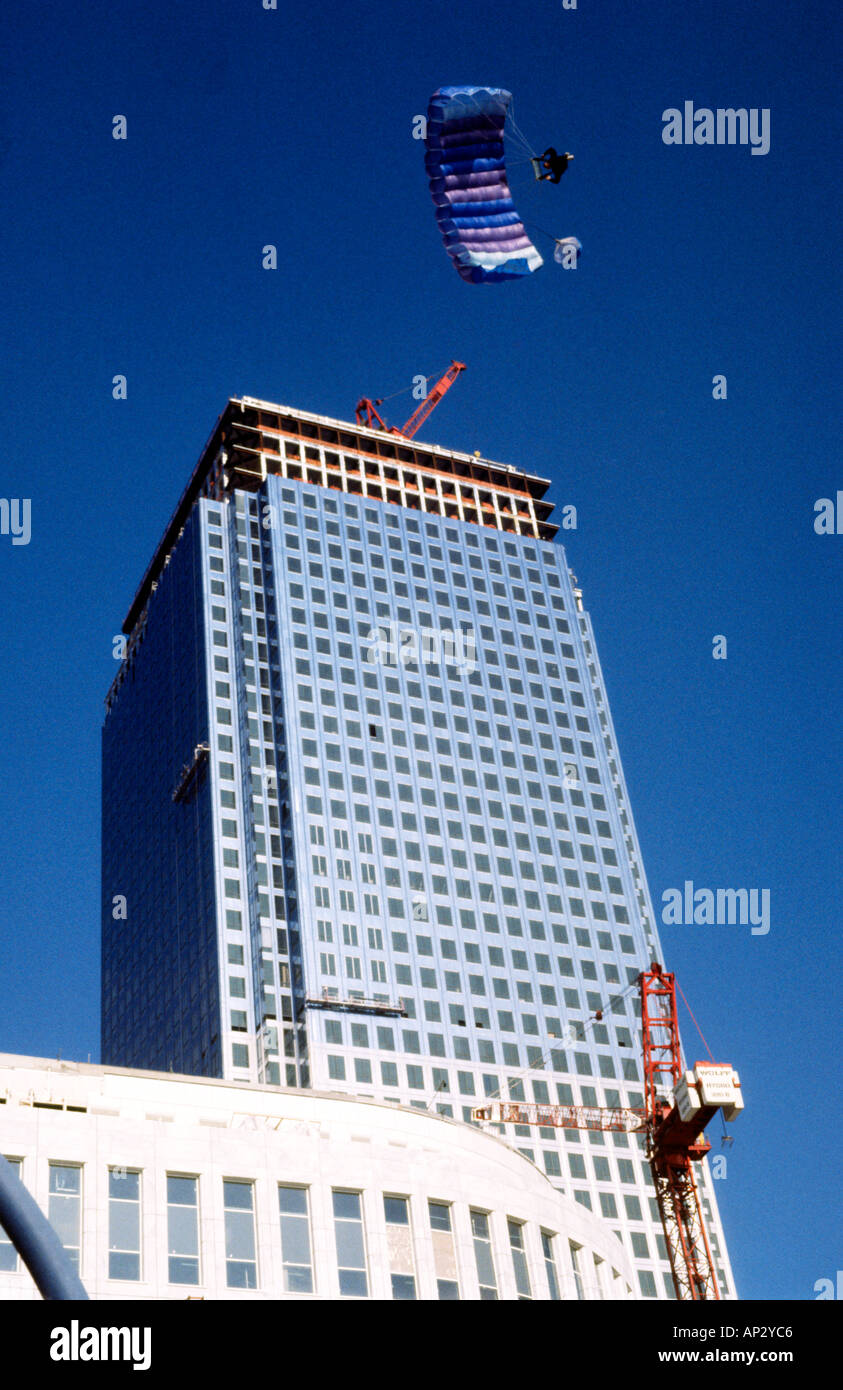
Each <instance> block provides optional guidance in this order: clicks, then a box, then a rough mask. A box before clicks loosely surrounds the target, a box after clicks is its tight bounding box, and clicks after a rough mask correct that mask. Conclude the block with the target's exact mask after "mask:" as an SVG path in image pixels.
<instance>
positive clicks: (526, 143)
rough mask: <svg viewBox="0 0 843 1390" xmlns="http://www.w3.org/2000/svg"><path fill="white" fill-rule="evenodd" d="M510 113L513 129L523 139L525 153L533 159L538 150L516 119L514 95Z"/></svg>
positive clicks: (510, 104)
mask: <svg viewBox="0 0 843 1390" xmlns="http://www.w3.org/2000/svg"><path fill="white" fill-rule="evenodd" d="M508 114H509V119H510V122H511V124H512V129H513V130H514V131H515V134H516V136H517V137H518V139H519V140H520V141H521V144H522V145H523V147H524V151H525V153H526V154H527V155H528V157H529V158H530V159H532V158H533V157H534V156H535V154H536V151H535V150H534V149H533V146H532V144H531V142H530V141H529V140H528V139H527V137H526V135H525V134H524V132H523V130H522V129H521V127H520V126H519V124H518V122H517V121H516V119H515V98H514V97H513V98H512V101H511V102H510V103H509V113H508Z"/></svg>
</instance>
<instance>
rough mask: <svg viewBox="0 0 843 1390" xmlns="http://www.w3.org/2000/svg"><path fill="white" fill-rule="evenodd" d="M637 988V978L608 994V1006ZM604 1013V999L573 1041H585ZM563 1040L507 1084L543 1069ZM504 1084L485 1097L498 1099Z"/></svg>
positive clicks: (512, 1077) (510, 1078)
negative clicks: (536, 1063)
mask: <svg viewBox="0 0 843 1390" xmlns="http://www.w3.org/2000/svg"><path fill="white" fill-rule="evenodd" d="M637 988H638V981H637V980H632V981H631V982H630V983H629V984H628V985H627V987H626V989H625V990H623V992H622V993H621V994H610V995H608V996H607V998H606V1001H605V1004H606V1008H608V1006H609V1005H610V1004H614V1003H616V1002H617V1000H619V999H625V998H626V996H627V995H628V994H630V993H631V992H632V990H634V989H637ZM603 1013H604V1005H603V1001H601V1005H600V1008H599V1009H595V1010H594V1013H593V1014H589V1016H588V1018H587V1019H586V1020H585V1023H583V1024H582V1025H581V1029H580V1031H578V1032H577V1033H576V1034H575V1035H574V1036H573V1038H572V1041H573V1042H583V1041H584V1040H585V1034H586V1029H588V1028H590V1027H593V1025H594V1024H595V1023H599V1022H600V1020H601V1019H602V1017H603ZM572 1032H573V1030H572ZM561 1041H562V1039H558V1040H557V1041H556V1042H555V1043H552V1044H551V1046H550V1047H549V1048H548V1049H547V1051H546V1052H544V1053H543V1054H542V1056H541V1058H540V1060H539V1063H538V1066H532V1067H525V1068H524V1070H523V1071H520V1072H516V1074H515V1076H510V1077H508V1078H507V1081H506V1084H507V1085H511V1084H512V1082H513V1081H521V1080H522V1079H523V1078H524V1077H525V1076H527V1075H528V1074H529V1073H530V1072H533V1071H541V1070H542V1069H543V1067H544V1064H545V1062H546V1061H547V1059H548V1058H549V1057H551V1056H552V1055H553V1053H554V1052H559V1051H561V1049H560V1047H559V1043H560V1042H561ZM503 1085H504V1082H501V1085H500V1086H499V1087H498V1089H497V1090H496V1091H493V1092H492V1093H491V1095H487V1096H486V1097H485V1099H486V1100H495V1099H497V1098H498V1097H499V1096H500V1094H501V1087H502V1086H503ZM511 1098H512V1097H510V1099H511Z"/></svg>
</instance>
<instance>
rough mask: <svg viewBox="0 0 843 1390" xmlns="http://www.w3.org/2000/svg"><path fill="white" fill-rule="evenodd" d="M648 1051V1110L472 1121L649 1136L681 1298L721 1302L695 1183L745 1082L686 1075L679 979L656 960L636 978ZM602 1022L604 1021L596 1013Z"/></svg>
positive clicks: (727, 1069)
mask: <svg viewBox="0 0 843 1390" xmlns="http://www.w3.org/2000/svg"><path fill="white" fill-rule="evenodd" d="M638 984H639V988H640V991H641V1026H642V1032H643V1051H644V1107H643V1109H632V1108H629V1107H625V1106H613V1107H609V1108H603V1107H600V1106H584V1105H541V1104H530V1103H525V1102H522V1101H504V1100H494V1101H487V1102H486V1104H485V1105H482V1106H479V1107H477V1108H476V1109H474V1110H473V1111H472V1112H471V1113H472V1119H473V1120H478V1121H480V1122H487V1123H489V1122H491V1123H493V1124H516V1125H543V1126H546V1127H548V1128H556V1129H591V1130H601V1131H604V1132H606V1131H608V1132H615V1133H627V1134H634V1133H643V1134H644V1135H645V1136H646V1152H647V1158H648V1161H649V1164H650V1171H651V1173H652V1176H653V1184H654V1186H655V1191H656V1201H657V1203H658V1208H659V1216H660V1217H661V1223H662V1229H663V1230H664V1237H665V1241H666V1243H667V1252H668V1258H669V1260H670V1268H671V1273H672V1276H673V1287H674V1291H675V1293H676V1297H677V1299H684V1300H688V1299H692V1300H695V1301H696V1300H706V1299H719V1298H720V1289H719V1287H718V1283H717V1273H716V1270H715V1267H714V1259H713V1256H712V1253H711V1246H710V1244H709V1240H708V1235H707V1233H706V1229H705V1222H704V1220H703V1212H702V1203H701V1201H700V1195H699V1189H698V1187H697V1183H696V1179H695V1177H694V1164H696V1163H700V1162H701V1161H702V1160H703V1159H704V1158H705V1156H706V1154H707V1153H708V1152H709V1149H710V1148H711V1145H710V1144H709V1143H708V1141H707V1139H705V1137H704V1135H703V1130H704V1129H705V1126H706V1125H707V1124H708V1123H709V1121H710V1120H712V1119H713V1118H714V1116H715V1115H716V1114H717V1112H718V1110H722V1111H723V1114H724V1116H725V1118H726V1119H727V1120H732V1119H734V1118H735V1116H736V1115H737V1114H738V1113H739V1112H740V1111H741V1110H742V1109H743V1099H742V1096H741V1093H740V1080H739V1078H738V1075H737V1072H735V1071H734V1070H733V1069H732V1067H731V1066H729V1065H728V1064H719V1063H714V1062H695V1063H694V1068H693V1071H684V1072H683V1070H682V1054H681V1050H680V1044H679V1024H678V1020H677V1015H676V977H675V976H674V975H673V974H672V973H670V972H669V971H666V970H662V968H661V966H660V965H658V964H656V963H655V962H654V963H653V964H652V965H651V966H650V969H649V970H643V971H642V972H641V974H640V975H639V977H638ZM598 1016H599V1015H598Z"/></svg>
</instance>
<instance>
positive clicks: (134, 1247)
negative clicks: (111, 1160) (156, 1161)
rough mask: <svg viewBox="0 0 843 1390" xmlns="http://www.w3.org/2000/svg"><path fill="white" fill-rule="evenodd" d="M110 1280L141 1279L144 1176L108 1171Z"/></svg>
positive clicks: (132, 1171) (122, 1170)
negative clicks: (141, 1198) (141, 1203)
mask: <svg viewBox="0 0 843 1390" xmlns="http://www.w3.org/2000/svg"><path fill="white" fill-rule="evenodd" d="M108 1277H109V1279H140V1277H141V1270H140V1173H139V1172H137V1171H136V1170H134V1169H128V1168H110V1169H109V1171H108Z"/></svg>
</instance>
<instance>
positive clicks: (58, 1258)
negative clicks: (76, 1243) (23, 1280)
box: [0, 1154, 88, 1299]
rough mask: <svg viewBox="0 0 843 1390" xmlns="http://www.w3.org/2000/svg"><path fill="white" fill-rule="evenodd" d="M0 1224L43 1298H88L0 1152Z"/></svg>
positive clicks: (36, 1205) (33, 1204) (37, 1208)
mask: <svg viewBox="0 0 843 1390" xmlns="http://www.w3.org/2000/svg"><path fill="white" fill-rule="evenodd" d="M0 1226H3V1227H4V1228H5V1230H6V1232H7V1234H8V1235H9V1236H10V1237H11V1241H12V1244H13V1245H14V1247H15V1249H16V1250H17V1251H18V1252H19V1253H20V1255H21V1257H22V1258H23V1261H24V1264H25V1265H26V1267H27V1269H28V1270H29V1272H30V1274H31V1275H32V1277H33V1279H34V1280H35V1282H36V1284H37V1285H38V1288H39V1289H40V1291H41V1295H42V1297H43V1298H52V1299H81V1298H87V1297H88V1295H87V1292H86V1290H85V1285H84V1284H83V1283H82V1280H81V1279H80V1278H79V1275H78V1274H77V1273H76V1270H75V1269H74V1268H73V1265H72V1264H71V1262H70V1260H69V1258H68V1255H67V1251H66V1250H65V1248H64V1246H63V1245H62V1243H61V1241H60V1240H59V1238H58V1236H57V1235H56V1233H55V1231H54V1230H53V1228H52V1226H51V1225H50V1223H49V1221H48V1220H47V1218H46V1216H45V1215H44V1213H43V1212H42V1210H41V1208H40V1207H39V1205H38V1203H37V1202H36V1201H35V1199H34V1197H32V1196H31V1194H30V1193H29V1192H27V1190H26V1188H25V1187H24V1185H23V1183H22V1182H21V1181H20V1179H19V1178H18V1176H17V1174H16V1172H15V1170H14V1168H13V1167H12V1165H11V1164H10V1163H7V1162H6V1160H5V1158H4V1157H3V1155H2V1154H0Z"/></svg>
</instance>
